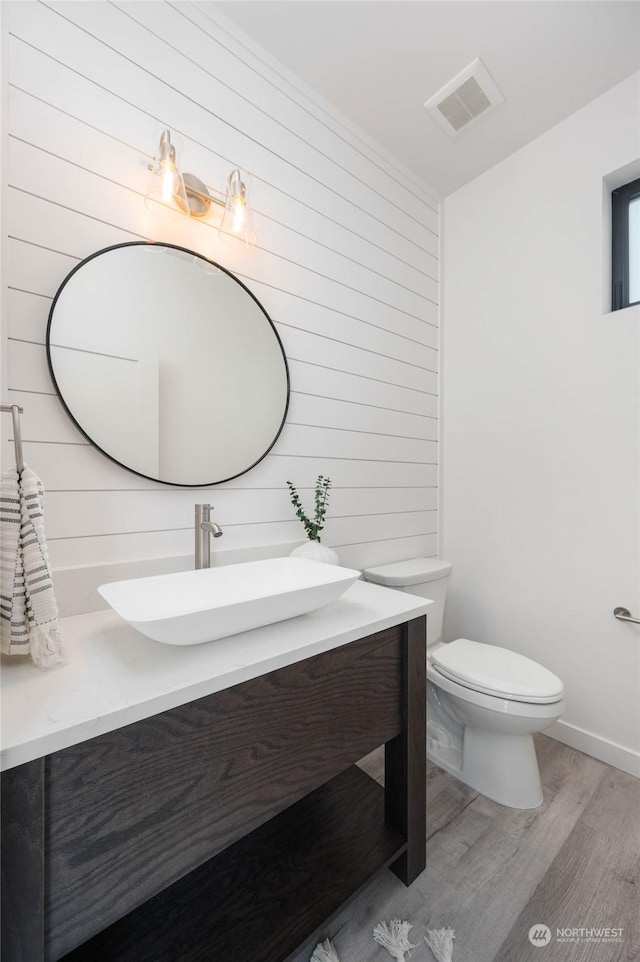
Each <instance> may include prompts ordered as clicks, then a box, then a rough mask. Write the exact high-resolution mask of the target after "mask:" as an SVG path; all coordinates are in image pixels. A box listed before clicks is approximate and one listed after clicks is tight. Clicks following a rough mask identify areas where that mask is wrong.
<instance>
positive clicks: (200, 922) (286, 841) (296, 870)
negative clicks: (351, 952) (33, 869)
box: [64, 766, 407, 962]
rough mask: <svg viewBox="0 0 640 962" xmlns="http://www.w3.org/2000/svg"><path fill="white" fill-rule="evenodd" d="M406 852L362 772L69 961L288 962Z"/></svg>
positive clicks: (280, 818)
mask: <svg viewBox="0 0 640 962" xmlns="http://www.w3.org/2000/svg"><path fill="white" fill-rule="evenodd" d="M406 847H407V845H406V841H405V840H404V837H403V835H402V834H401V833H400V832H398V831H396V830H395V829H394V828H393V827H392V826H391V825H389V824H387V823H386V822H385V818H384V789H382V788H381V787H380V786H379V785H378V784H377V783H376V782H374V781H373V779H371V778H370V777H369V776H368V775H366V774H365V773H364V772H362V771H361V770H360V769H359V768H357V767H355V766H354V767H352V768H349V769H347V770H346V771H345V772H342V773H341V774H340V775H337V776H336V777H335V778H333V779H332V780H331V781H330V782H329V783H327V784H326V785H323V786H322V787H321V788H319V789H316V791H314V792H312V793H311V794H310V795H308V796H307V797H306V798H303V799H302V800H301V801H299V802H297V803H296V804H295V805H293V806H292V807H291V808H289V809H287V810H286V811H285V812H282V813H281V814H280V815H276V816H275V818H273V819H271V820H270V821H269V822H267V823H266V824H265V825H262V826H261V827H260V828H257V829H256V830H255V831H254V832H252V833H251V834H250V835H247V836H246V837H245V838H243V839H241V840H240V841H239V842H236V843H235V844H234V845H232V846H231V847H230V848H228V849H226V850H225V851H224V852H222V853H221V854H220V855H218V856H217V857H216V858H213V859H211V860H210V861H209V862H205V864H204V865H201V866H200V867H199V868H197V869H195V870H194V871H193V872H191V873H190V874H189V875H187V876H186V878H184V879H181V880H180V881H179V882H176V883H175V884H174V885H172V886H170V887H169V888H168V889H165V891H164V892H161V893H160V894H159V895H157V896H156V897H155V898H153V899H151V900H150V901H149V902H147V903H146V904H145V905H142V906H141V907H140V908H139V909H136V910H135V911H134V912H132V913H131V914H130V915H128V916H126V917H125V918H124V919H121V920H120V921H119V922H116V923H115V924H114V925H112V926H110V928H108V929H106V930H105V931H104V932H101V933H100V934H99V935H97V936H95V937H94V938H93V939H90V940H89V941H88V942H86V943H85V944H84V945H82V946H81V947H80V948H79V949H77V950H75V951H72V952H71V953H69V954H68V955H66V956H65V957H64V962H96V960H106V959H109V960H111V959H113V960H114V962H115V960H116V959H117V960H118V962H140V960H141V959H145V960H146V959H153V962H174V960H176V959H181V960H190V962H191V960H197V959H203V960H204V959H206V960H217V959H220V960H234V959H237V960H242V959H253V958H259V959H260V962H284V960H285V959H287V958H288V957H289V956H290V955H291V954H292V952H293V951H295V950H296V948H297V947H298V946H299V945H301V944H303V943H304V942H305V941H307V940H308V939H309V936H310V933H313V932H315V931H316V930H317V929H318V927H319V926H321V925H322V924H323V923H325V922H326V921H327V919H329V918H331V916H333V915H334V914H335V913H336V912H337V911H338V910H339V909H340V908H342V907H343V906H344V903H345V902H347V901H348V900H349V899H350V898H352V897H353V895H354V894H355V893H357V891H358V890H359V889H360V888H361V887H362V886H363V885H365V884H366V883H367V882H368V881H369V880H370V879H371V877H372V876H373V875H374V874H375V873H376V872H377V871H378V870H379V869H380V868H382V867H384V866H386V865H388V864H389V863H391V862H393V861H395V860H396V859H397V858H398V857H399V856H400V855H401V854H402V853H403V852H404V851H405V850H406ZM328 880H330V884H328ZM318 937H319V936H318Z"/></svg>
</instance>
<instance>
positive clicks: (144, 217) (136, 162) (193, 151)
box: [3, 0, 439, 568]
mask: <svg viewBox="0 0 640 962" xmlns="http://www.w3.org/2000/svg"><path fill="white" fill-rule="evenodd" d="M9 7H10V9H9V11H8V13H9V15H8V17H7V18H4V20H5V21H6V20H8V26H6V27H5V29H7V30H8V32H9V37H8V38H7V47H8V50H9V90H8V105H9V121H8V128H9V130H8V134H9V136H8V144H7V156H8V169H7V182H8V183H7V191H6V198H7V200H6V211H5V218H4V223H5V237H4V239H3V242H4V245H5V253H6V257H5V278H4V283H5V285H6V288H7V303H8V319H7V332H8V344H7V345H6V347H7V356H8V383H7V385H6V389H5V393H6V394H7V395H8V397H9V398H10V399H11V400H16V401H17V402H18V403H20V404H22V405H23V406H24V408H25V414H24V417H23V434H24V439H25V457H26V460H28V462H29V463H30V464H31V466H32V467H34V469H35V470H36V471H37V472H38V473H39V474H40V475H41V477H42V478H43V480H44V482H45V486H46V488H47V491H48V495H47V504H46V514H47V530H48V536H49V542H50V552H51V558H52V562H53V564H54V567H56V568H68V567H74V566H84V565H104V564H111V563H117V562H125V561H132V560H138V559H145V558H161V557H165V556H166V557H170V556H177V555H184V554H189V553H190V552H191V551H192V531H191V523H192V514H193V504H194V502H195V501H198V500H211V501H213V502H214V504H215V514H216V518H217V519H218V520H219V522H220V524H221V525H222V526H223V528H224V533H225V539H224V540H225V548H226V549H232V548H238V549H241V548H244V547H249V546H253V545H261V544H279V543H282V544H284V543H285V542H290V541H296V540H302V538H303V536H304V532H303V529H302V528H301V526H300V524H299V523H298V522H297V521H296V520H295V517H294V515H293V511H292V508H291V505H290V503H289V498H288V493H287V491H286V487H285V481H286V480H288V479H290V480H292V481H293V482H294V483H295V484H296V485H297V486H298V488H299V490H300V492H301V496H302V498H303V500H305V501H306V502H307V503H308V505H309V507H310V506H311V504H312V495H313V485H314V482H315V478H316V476H317V475H318V474H320V473H322V474H325V475H328V476H329V477H331V478H332V481H333V491H332V497H331V507H330V512H329V520H328V523H327V526H326V531H325V540H326V542H327V543H328V544H333V545H335V546H336V547H337V548H338V549H339V551H340V556H341V558H342V560H343V563H345V564H348V565H353V566H356V567H364V566H366V565H371V564H379V563H381V562H383V561H386V560H395V559H398V558H403V557H409V556H411V555H414V554H418V553H426V554H434V553H435V551H436V542H437V502H438V497H437V487H436V485H437V460H438V443H437V438H438V430H437V425H438V422H437V415H438V397H437V395H438V375H437V372H438V369H439V364H438V250H439V247H438V214H439V210H438V203H437V201H436V200H435V199H434V198H433V197H432V196H431V195H430V193H429V191H428V188H427V187H426V186H424V185H420V184H419V182H418V181H417V178H416V177H415V175H410V174H407V173H406V172H403V171H402V170H401V169H400V167H399V166H398V165H396V164H395V162H394V161H392V160H391V159H390V158H389V157H388V156H386V155H385V154H384V153H383V151H382V150H381V149H380V148H374V147H373V146H370V145H368V144H367V142H366V139H365V138H364V136H363V135H360V134H359V133H358V132H357V131H356V130H355V129H353V128H350V127H349V125H348V124H347V123H346V122H343V121H340V120H339V119H337V118H336V116H335V114H333V113H332V111H331V110H330V109H328V108H326V107H325V106H324V105H323V103H322V102H321V101H319V100H317V99H316V100H313V99H310V97H309V95H308V93H307V92H306V91H305V90H304V89H303V88H300V89H297V88H296V87H295V86H294V85H292V84H291V83H290V81H289V80H288V79H287V78H286V76H285V74H284V73H281V72H280V71H278V72H276V71H275V70H273V69H272V68H271V67H270V66H269V65H268V63H267V61H266V60H265V59H264V58H260V57H257V56H255V55H254V54H253V53H251V52H250V45H249V46H246V45H245V43H244V41H243V38H242V37H240V36H238V35H235V34H234V32H233V30H231V31H230V30H229V27H228V24H227V23H226V22H225V21H223V20H220V22H217V20H216V18H215V16H212V11H211V8H210V7H209V6H208V5H207V4H206V3H203V4H202V5H199V4H197V3H188V2H181V3H177V4H176V3H172V2H164V0H157V2H156V0H151V2H147V3H129V2H119V0H118V2H115V3H107V2H102V0H98V2H95V3H90V4H87V3H77V2H73V3H62V4H55V3H44V2H30V3H21V4H11V5H9ZM267 59H268V58H267ZM163 126H168V127H170V129H171V130H172V131H174V132H175V133H176V134H177V135H178V136H179V137H180V138H181V140H182V153H181V155H180V158H179V160H180V162H181V165H182V167H183V169H186V170H192V171H193V172H194V173H196V174H197V175H198V176H199V177H201V178H202V179H203V180H204V181H205V182H206V183H207V184H208V185H209V187H210V189H213V190H215V189H218V190H219V189H221V187H222V185H223V183H224V179H225V177H226V174H227V173H228V171H229V169H230V167H231V165H237V166H240V167H241V168H242V170H243V171H246V172H247V174H248V178H249V183H250V189H251V201H252V206H253V208H254V214H255V226H256V230H257V231H258V234H259V240H258V244H257V245H256V247H255V248H254V249H251V250H248V251H246V250H242V249H240V248H238V249H235V250H234V249H229V248H225V247H223V246H222V245H221V244H220V241H219V238H218V234H217V223H218V221H217V219H216V215H215V214H214V215H212V216H211V218H210V219H208V220H207V221H204V222H195V221H190V220H188V219H187V218H179V219H177V220H176V221H175V223H174V222H172V223H170V224H163V223H161V222H158V221H154V220H153V219H152V217H151V216H150V215H149V214H148V212H147V211H146V210H145V208H144V205H143V203H142V200H143V196H144V193H145V192H146V190H147V189H148V187H147V180H148V174H147V171H146V165H147V163H148V162H149V159H150V158H151V156H152V155H153V152H154V149H155V147H156V142H157V137H158V135H159V131H160V129H162V127H163ZM144 239H153V240H164V241H167V242H170V243H175V244H180V245H183V246H186V247H189V248H192V249H195V250H198V251H200V252H201V253H203V254H205V255H206V256H209V257H212V258H213V259H214V260H219V261H220V262H221V263H223V264H224V266H225V267H227V268H228V269H230V270H232V271H234V272H235V273H236V274H237V276H238V277H240V279H241V280H242V281H243V282H244V283H245V284H246V285H247V286H248V287H249V288H250V290H252V292H253V293H254V294H255V295H256V297H258V298H259V299H260V301H261V302H262V303H263V304H264V306H265V309H266V310H267V311H268V312H269V314H270V316H271V317H272V318H273V320H274V322H275V324H276V326H277V329H278V332H279V334H280V337H281V338H282V341H283V344H284V346H285V350H286V353H287V358H288V361H289V369H290V375H291V386H292V395H291V404H290V410H289V416H288V419H287V424H286V426H285V429H284V430H283V432H282V435H281V437H280V438H279V440H278V442H277V443H276V445H275V447H274V448H273V449H272V451H271V452H270V454H269V455H268V456H267V457H266V458H265V459H264V461H262V462H261V463H260V464H259V465H258V466H257V467H256V468H254V469H253V470H252V471H251V472H249V473H248V474H246V475H243V476H242V477H240V478H236V479H234V480H233V481H230V482H227V483H226V484H222V485H218V486H215V487H214V488H210V489H189V488H172V487H168V486H163V485H160V484H158V483H156V482H152V481H148V480H147V479H144V478H140V477H138V476H137V475H134V474H131V473H130V472H127V471H125V470H124V469H122V468H120V467H119V466H118V465H116V464H114V463H113V462H111V461H109V460H108V459H106V458H104V457H103V456H102V455H101V454H100V453H99V452H97V451H96V450H95V449H94V448H93V447H92V446H91V445H90V444H88V442H87V441H86V439H85V438H84V437H83V435H82V434H81V433H80V432H79V431H78V430H77V428H76V427H75V426H74V425H73V423H72V422H71V421H70V420H69V418H68V417H67V416H66V414H65V412H64V410H63V408H62V405H61V404H60V402H59V400H58V398H57V397H56V395H55V390H54V387H53V384H52V381H51V378H50V376H49V372H48V368H47V364H46V355H45V348H44V344H45V337H46V324H47V319H48V314H49V310H50V307H51V302H52V299H53V297H54V295H55V292H56V290H57V289H58V287H59V285H60V283H61V282H62V280H63V279H64V277H65V276H66V275H67V273H68V272H69V271H70V270H71V269H72V268H73V267H74V266H75V265H76V264H77V263H78V262H79V260H81V259H82V258H84V257H86V256H88V255H89V254H90V253H92V252H93V251H95V250H97V249H100V248H102V247H106V246H109V245H110V244H117V243H121V242H123V241H130V240H144ZM9 435H10V431H9ZM3 455H4V457H5V458H10V457H11V447H10V441H6V442H5V444H4V446H3Z"/></svg>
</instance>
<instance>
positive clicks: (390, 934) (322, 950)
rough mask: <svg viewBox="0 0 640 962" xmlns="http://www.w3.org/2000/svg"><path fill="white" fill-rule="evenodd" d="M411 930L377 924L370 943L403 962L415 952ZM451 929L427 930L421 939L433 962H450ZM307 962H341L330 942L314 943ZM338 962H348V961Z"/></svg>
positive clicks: (397, 923) (396, 921) (394, 922)
mask: <svg viewBox="0 0 640 962" xmlns="http://www.w3.org/2000/svg"><path fill="white" fill-rule="evenodd" d="M412 928H413V926H412V925H410V924H409V922H402V921H400V919H392V920H391V921H390V922H388V923H387V922H378V924H377V925H376V927H375V928H374V930H373V938H374V941H375V942H377V943H378V945H380V946H382V948H383V949H386V951H387V952H388V953H389V955H390V956H391V958H392V959H395V960H396V962H407V960H408V957H409V956H410V955H411V950H412V949H415V948H417V946H418V945H419V943H418V942H415V943H414V942H410V941H409V932H410V930H411V929H412ZM454 939H455V932H454V931H453V929H427V934H426V935H425V937H424V941H425V943H426V945H428V947H429V948H430V949H431V952H432V954H433V957H434V959H435V960H436V962H453V940H454ZM309 962H341V960H340V958H339V956H338V953H337V952H336V949H335V946H334V944H333V942H332V941H331V940H330V939H325V940H324V942H318V944H317V945H316V947H315V949H314V950H313V955H312V956H311V959H310V960H309ZM342 962H349V960H348V959H344V960H342Z"/></svg>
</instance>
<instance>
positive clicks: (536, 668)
mask: <svg viewBox="0 0 640 962" xmlns="http://www.w3.org/2000/svg"><path fill="white" fill-rule="evenodd" d="M431 664H432V666H433V668H434V669H435V670H436V671H437V672H438V673H439V674H440V675H443V676H444V677H445V678H449V679H450V680H451V681H454V682H456V683H457V684H460V685H463V686H464V687H465V688H469V689H471V690H473V691H478V692H482V693H484V694H486V695H492V696H493V697H497V698H502V699H505V700H507V701H516V702H524V703H527V704H539V705H549V704H555V703H556V702H559V701H561V699H562V697H563V695H564V687H563V685H562V682H561V681H560V679H559V678H558V677H557V676H556V675H554V674H553V672H551V671H549V670H548V669H547V668H543V667H542V665H539V664H538V663H537V662H535V661H532V660H531V659H530V658H525V656H524V655H520V654H518V653H517V652H515V651H508V650H507V649H506V648H498V647H497V646H496V645H485V644H481V643H480V642H477V641H471V640H470V639H468V638H458V639H457V640H456V641H452V642H451V644H448V645H438V647H437V649H436V650H435V651H434V652H433V654H432V656H431Z"/></svg>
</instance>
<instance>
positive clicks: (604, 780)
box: [291, 735, 640, 962]
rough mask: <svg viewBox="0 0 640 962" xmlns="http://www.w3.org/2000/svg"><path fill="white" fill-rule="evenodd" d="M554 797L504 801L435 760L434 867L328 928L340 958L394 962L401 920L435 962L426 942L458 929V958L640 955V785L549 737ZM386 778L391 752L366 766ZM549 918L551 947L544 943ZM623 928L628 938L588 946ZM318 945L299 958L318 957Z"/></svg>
mask: <svg viewBox="0 0 640 962" xmlns="http://www.w3.org/2000/svg"><path fill="white" fill-rule="evenodd" d="M536 748H537V752H538V759H539V763H540V770H541V774H542V782H543V787H544V802H543V804H542V805H541V806H540V808H538V809H535V810H533V811H525V812H523V811H517V810H515V809H509V808H504V807H503V806H502V805H498V804H497V803H495V802H492V801H490V800H489V799H487V798H484V797H483V796H481V795H478V794H477V793H476V792H474V791H473V790H472V789H469V788H467V787H466V786H464V785H462V784H461V783H460V782H458V781H457V780H456V779H454V778H452V777H451V776H450V775H447V774H446V773H445V772H443V771H441V770H440V769H438V768H436V767H435V766H433V765H431V764H428V766H427V838H428V841H427V867H426V869H425V871H424V872H423V873H422V874H421V875H420V876H419V877H418V879H417V880H416V881H415V882H414V884H413V885H412V886H411V887H410V888H408V889H407V888H405V887H404V886H403V885H402V884H401V883H400V882H398V880H397V879H396V878H395V877H394V876H393V875H392V874H391V873H390V872H388V871H386V872H384V873H382V874H381V875H380V876H378V877H377V878H376V879H375V881H374V882H373V883H372V884H371V885H369V886H368V887H367V888H366V889H365V890H364V891H363V892H362V893H361V894H360V895H359V897H358V898H357V899H356V900H355V901H354V902H352V903H351V904H350V905H349V906H348V907H347V908H346V909H345V910H344V911H343V912H342V913H341V914H340V915H339V916H338V917H337V918H336V919H334V921H333V922H332V923H331V924H330V925H329V926H328V927H327V930H326V931H325V932H323V933H322V937H323V938H324V937H327V936H328V937H330V938H332V939H333V941H334V944H335V947H336V950H337V952H338V955H339V957H340V960H341V962H389V960H390V958H391V957H390V956H389V955H388V954H387V953H386V952H385V951H384V950H383V949H382V948H381V947H380V946H378V945H376V944H375V943H374V942H373V940H372V938H371V932H372V930H373V927H374V925H375V924H376V923H377V922H379V921H381V920H387V921H388V920H389V919H391V918H400V919H406V920H408V921H409V922H411V923H412V925H413V929H412V931H411V936H412V937H413V941H414V942H418V943H419V945H418V947H417V948H415V949H414V950H413V952H412V954H411V962H434V958H433V956H432V954H431V951H430V950H429V949H428V948H427V947H426V945H425V944H424V942H423V940H422V937H423V935H424V933H425V932H426V930H427V929H429V928H442V927H449V928H452V929H454V930H455V933H456V938H455V942H454V953H453V959H454V962H640V780H639V779H636V778H633V776H631V775H626V774H625V773H624V772H620V771H618V770H616V769H613V768H610V767H609V766H608V765H605V764H603V763H602V762H599V761H596V760H595V759H593V758H590V757H589V756H588V755H583V754H582V753H580V752H578V751H575V750H574V749H572V748H568V747H567V746H566V745H562V744H560V742H556V741H553V740H552V739H550V738H547V737H545V736H544V735H540V736H538V737H537V738H536ZM360 764H361V767H362V768H364V770H365V771H367V772H368V774H370V775H372V776H373V777H374V778H378V780H379V781H382V780H383V778H384V772H383V759H382V754H381V752H376V753H374V754H373V755H370V756H368V757H367V758H366V759H363V761H362V762H361V763H360ZM542 925H546V926H548V927H549V928H550V930H551V933H552V938H551V941H550V943H549V944H548V945H545V946H539V945H533V944H531V942H530V941H529V938H528V934H529V930H530V929H531V928H532V926H536V927H539V926H542ZM597 928H609V929H623V932H622V941H621V942H603V941H600V942H597V941H584V939H588V938H589V935H588V933H582V934H580V933H575V934H570V933H567V934H566V938H567V939H570V938H574V939H577V938H579V939H580V940H581V941H564V942H560V941H558V938H557V930H558V929H563V930H569V929H576V930H577V929H597ZM310 955H311V948H309V949H307V950H305V951H304V952H302V953H299V954H298V955H296V957H295V959H292V960H291V962H308V960H309V957H310Z"/></svg>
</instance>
